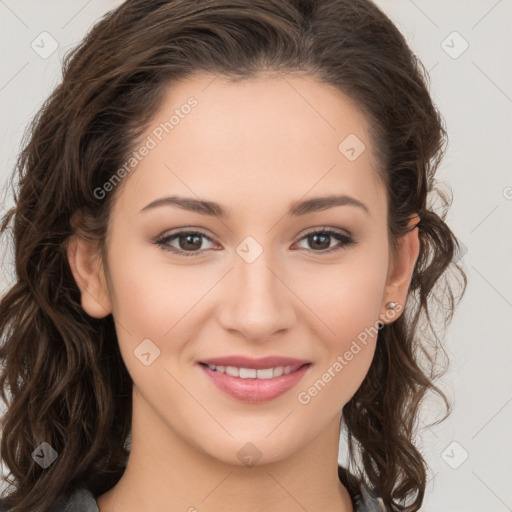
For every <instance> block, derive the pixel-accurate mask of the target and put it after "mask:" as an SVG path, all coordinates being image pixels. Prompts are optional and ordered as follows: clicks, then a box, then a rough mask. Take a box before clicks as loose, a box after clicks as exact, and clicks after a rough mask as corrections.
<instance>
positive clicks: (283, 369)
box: [199, 358, 312, 403]
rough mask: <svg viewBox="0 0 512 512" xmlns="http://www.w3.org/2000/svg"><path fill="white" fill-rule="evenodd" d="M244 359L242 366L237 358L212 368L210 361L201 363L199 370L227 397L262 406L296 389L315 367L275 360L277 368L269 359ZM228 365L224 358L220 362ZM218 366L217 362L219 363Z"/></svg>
mask: <svg viewBox="0 0 512 512" xmlns="http://www.w3.org/2000/svg"><path fill="white" fill-rule="evenodd" d="M244 359H245V362H243V363H242V364H243V365H240V366H238V365H237V366H235V365H234V364H233V362H234V358H230V361H229V362H231V363H232V364H212V361H213V360H209V361H201V362H199V366H200V367H201V370H202V371H203V374H205V375H206V376H207V377H208V379H209V381H210V382H211V383H212V384H213V385H214V386H216V387H217V388H218V389H219V390H221V391H222V392H224V393H225V394H227V395H229V396H230V397H232V398H234V399H236V400H240V401H243V402H252V403H258V402H267V401H269V400H273V399H275V398H277V397H279V396H281V395H283V394H284V393H286V392H287V391H289V390H290V389H292V388H293V387H294V386H296V385H297V384H298V382H299V381H300V380H301V379H302V377H303V376H304V375H305V374H306V372H307V371H308V370H309V368H310V367H311V365H312V363H311V362H305V361H300V360H297V359H290V358H273V360H274V361H275V362H274V363H273V364H275V366H272V365H271V364H269V362H270V363H272V361H270V360H269V358H265V359H266V360H265V359H263V360H252V363H251V362H247V359H246V358H244ZM277 359H279V360H277ZM226 361H227V359H226V358H224V360H222V361H220V362H223V363H226ZM238 361H240V358H238ZM218 362H219V359H216V360H215V363H218ZM276 363H280V364H276ZM282 363H292V364H282ZM238 364H240V362H239V363H238ZM244 365H245V366H244Z"/></svg>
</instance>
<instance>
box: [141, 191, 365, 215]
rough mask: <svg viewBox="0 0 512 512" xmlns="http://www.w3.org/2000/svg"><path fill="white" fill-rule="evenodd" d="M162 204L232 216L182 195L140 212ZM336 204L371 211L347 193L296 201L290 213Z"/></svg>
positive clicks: (309, 211)
mask: <svg viewBox="0 0 512 512" xmlns="http://www.w3.org/2000/svg"><path fill="white" fill-rule="evenodd" d="M160 206H177V207H179V208H182V209H183V210H188V211H191V212H196V213H200V214H202V215H212V216H216V217H221V218H224V219H225V218H227V217H229V216H230V213H229V212H228V210H226V209H225V208H223V207H222V206H221V205H220V204H218V203H215V202H213V201H204V200H200V199H193V198H191V197H182V196H169V197H162V198H160V199H155V200H154V201H152V202H151V203H149V204H148V205H146V206H144V208H142V210H141V211H140V212H141V213H142V212H145V211H148V210H151V209H153V208H157V207H160ZM336 206H356V207H358V208H361V209H362V210H364V211H365V212H366V213H370V212H369V210H368V207H367V206H366V205H365V204H364V203H362V202H361V201H359V200H358V199H356V198H355V197H352V196H347V195H330V196H324V197H315V198H313V199H307V200H305V201H296V202H294V203H292V205H291V206H290V209H289V210H288V215H292V216H295V217H297V216H300V215H306V214H308V213H314V212H319V211H322V210H327V209H329V208H334V207H336Z"/></svg>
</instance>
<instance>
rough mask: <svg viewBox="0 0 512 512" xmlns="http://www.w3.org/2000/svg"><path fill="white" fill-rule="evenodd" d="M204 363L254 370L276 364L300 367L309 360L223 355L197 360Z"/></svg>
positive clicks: (273, 366) (271, 366) (274, 366)
mask: <svg viewBox="0 0 512 512" xmlns="http://www.w3.org/2000/svg"><path fill="white" fill-rule="evenodd" d="M199 362H200V363H204V364H211V365H214V366H236V367H237V368H253V369H255V370H263V369H265V368H276V367H278V366H294V367H300V366H302V365H304V364H308V363H310V362H311V361H305V360H302V359H295V358H294V357H282V356H267V357H261V358H259V359H255V358H252V357H246V356H223V357H212V358H210V359H202V360H201V361H199Z"/></svg>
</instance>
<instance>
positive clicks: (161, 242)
mask: <svg viewBox="0 0 512 512" xmlns="http://www.w3.org/2000/svg"><path fill="white" fill-rule="evenodd" d="M318 234H327V235H330V236H332V237H333V238H336V239H337V240H339V241H340V243H341V245H339V246H338V247H334V248H330V249H325V250H321V251H315V250H312V249H306V251H307V252H309V253H316V254H326V253H332V252H336V251H339V250H341V249H345V248H347V247H349V246H352V245H355V244H356V241H355V240H354V239H353V238H352V237H350V236H348V235H346V234H344V233H342V232H339V231H335V230H333V229H328V228H321V229H316V230H313V231H310V232H308V233H306V234H305V235H303V236H302V237H301V238H300V239H299V241H300V240H303V239H304V238H307V237H308V236H312V235H318ZM181 235H198V236H202V237H204V238H206V239H207V240H208V241H210V242H213V240H212V239H211V238H210V237H209V236H208V235H206V234H205V233H202V232H201V231H178V232H176V233H173V234H171V235H166V236H163V237H161V238H159V239H158V240H156V241H155V242H154V243H155V244H156V245H157V246H159V247H160V248H161V249H163V250H164V251H169V252H172V253H174V254H178V255H181V256H186V257H190V256H192V257H194V256H198V255H200V254H201V253H202V252H204V250H200V251H183V250H182V249H176V248H174V247H171V246H170V245H168V244H169V242H170V241H171V240H172V239H174V238H179V237H180V236H181Z"/></svg>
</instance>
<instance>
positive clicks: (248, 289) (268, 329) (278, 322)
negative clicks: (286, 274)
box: [222, 237, 293, 340]
mask: <svg viewBox="0 0 512 512" xmlns="http://www.w3.org/2000/svg"><path fill="white" fill-rule="evenodd" d="M278 268H279V265H277V264H276V260H275V258H273V254H272V252H271V250H270V249H264V248H263V247H262V246H261V245H260V244H258V243H257V242H256V241H255V240H254V239H251V237H248V239H246V240H244V241H243V242H242V243H241V244H239V246H238V247H237V254H236V256H235V262H234V268H233V270H232V272H230V277H229V283H228V284H227V286H229V287H230V288H231V293H229V294H228V296H229V299H228V301H227V302H225V303H224V305H223V314H222V322H223V326H224V328H226V329H230V330H233V329H234V330H237V331H240V332H242V333H243V334H244V335H245V336H246V337H247V338H251V339H254V340H257V339H260V340H264V339H266V338H267V337H269V336H272V335H273V334H274V333H275V332H276V331H280V330H282V329H285V328H287V327H289V326H290V324H291V321H292V319H293V318H292V317H293V306H292V303H291V300H290V299H291V296H292V294H291V293H290V291H289V290H288V289H287V287H286V286H285V284H284V283H283V282H282V279H283V278H282V277H281V276H279V273H280V272H279V270H278Z"/></svg>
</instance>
